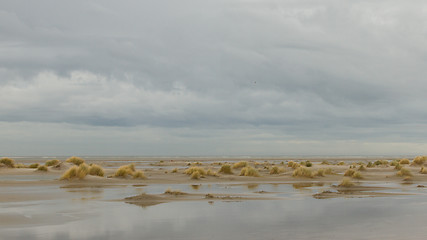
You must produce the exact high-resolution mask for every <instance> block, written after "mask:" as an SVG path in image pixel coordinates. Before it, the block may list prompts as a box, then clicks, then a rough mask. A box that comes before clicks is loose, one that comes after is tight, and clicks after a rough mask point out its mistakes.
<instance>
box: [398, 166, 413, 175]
mask: <svg viewBox="0 0 427 240" xmlns="http://www.w3.org/2000/svg"><path fill="white" fill-rule="evenodd" d="M397 176H399V177H405V176H408V177H411V176H412V173H411V171H410V170H409V169H407V168H402V169H400V171H399V172H397Z"/></svg>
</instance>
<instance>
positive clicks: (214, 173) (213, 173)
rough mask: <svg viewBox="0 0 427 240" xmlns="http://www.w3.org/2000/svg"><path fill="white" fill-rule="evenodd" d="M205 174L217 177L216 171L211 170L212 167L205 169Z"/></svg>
mask: <svg viewBox="0 0 427 240" xmlns="http://www.w3.org/2000/svg"><path fill="white" fill-rule="evenodd" d="M206 175H208V176H213V177H218V173H217V172H215V171H214V170H212V169H208V170H207V171H206Z"/></svg>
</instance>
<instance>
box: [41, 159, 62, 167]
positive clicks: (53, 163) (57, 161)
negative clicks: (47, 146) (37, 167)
mask: <svg viewBox="0 0 427 240" xmlns="http://www.w3.org/2000/svg"><path fill="white" fill-rule="evenodd" d="M58 163H59V160H58V159H52V160H47V161H46V163H45V164H44V165H46V166H48V167H50V166H55V165H57V164H58Z"/></svg>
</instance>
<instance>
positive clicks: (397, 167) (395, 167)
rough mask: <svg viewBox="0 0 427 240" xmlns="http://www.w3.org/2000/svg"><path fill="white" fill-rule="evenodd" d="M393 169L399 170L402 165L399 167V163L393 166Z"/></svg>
mask: <svg viewBox="0 0 427 240" xmlns="http://www.w3.org/2000/svg"><path fill="white" fill-rule="evenodd" d="M394 169H396V170H400V169H402V165H400V163H397V164H396V166H394Z"/></svg>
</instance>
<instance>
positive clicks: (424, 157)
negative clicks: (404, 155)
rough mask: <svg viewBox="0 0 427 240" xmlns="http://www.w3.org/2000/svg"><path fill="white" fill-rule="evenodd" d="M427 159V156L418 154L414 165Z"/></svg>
mask: <svg viewBox="0 0 427 240" xmlns="http://www.w3.org/2000/svg"><path fill="white" fill-rule="evenodd" d="M426 160H427V156H416V157H415V158H414V160H413V161H412V164H414V165H423V164H424V163H425V162H426Z"/></svg>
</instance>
